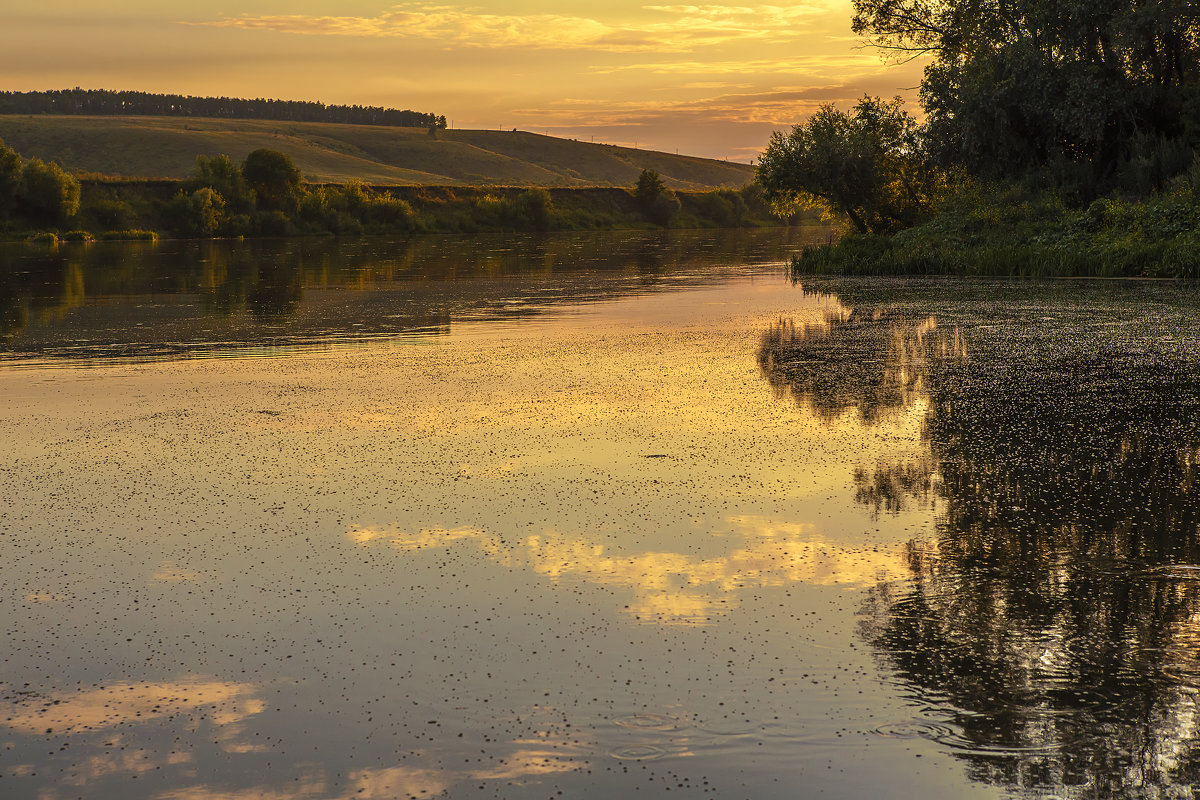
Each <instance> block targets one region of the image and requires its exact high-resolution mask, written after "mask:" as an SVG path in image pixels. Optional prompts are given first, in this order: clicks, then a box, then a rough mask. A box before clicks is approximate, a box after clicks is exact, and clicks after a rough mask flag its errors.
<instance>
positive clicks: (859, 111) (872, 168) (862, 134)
mask: <svg viewBox="0 0 1200 800" xmlns="http://www.w3.org/2000/svg"><path fill="white" fill-rule="evenodd" d="M755 177H756V180H757V181H758V183H759V184H761V185H762V187H763V190H764V192H765V194H766V197H767V199H768V200H769V201H770V202H771V205H772V207H773V208H774V209H775V211H776V213H777V214H778V215H779V216H791V215H792V214H793V213H795V212H796V211H797V210H800V209H803V208H805V207H811V206H816V207H819V208H822V209H824V210H826V211H827V212H833V213H835V214H840V215H844V216H845V217H847V218H848V219H849V220H850V222H851V223H853V225H854V227H855V228H856V229H857V230H858V231H859V232H860V233H883V232H887V231H890V230H894V229H896V228H900V227H905V226H908V225H912V224H913V223H914V222H916V221H917V219H918V218H919V217H920V215H921V214H922V213H924V212H926V211H927V210H929V209H930V208H931V207H932V204H933V202H934V200H935V199H936V198H937V197H938V195H939V194H940V192H941V191H942V188H943V185H944V180H943V177H942V175H941V174H940V173H939V172H938V171H936V170H934V169H933V168H932V167H930V165H929V164H928V162H927V160H926V159H925V157H924V153H923V150H922V142H921V138H920V135H919V129H918V126H917V122H916V120H915V119H913V118H912V116H911V115H909V114H908V113H907V112H906V111H905V110H904V109H903V107H902V105H901V100H900V98H898V97H897V98H895V99H894V100H890V101H888V100H881V99H879V98H877V97H864V98H863V99H862V100H860V101H859V102H858V104H857V105H856V106H855V107H854V110H853V112H852V113H846V112H844V111H839V110H838V109H836V108H834V107H833V106H832V105H824V106H821V108H820V109H819V110H818V111H817V113H815V114H813V116H812V117H811V118H810V119H809V120H808V121H807V122H805V123H804V124H803V125H796V126H795V127H794V128H793V129H792V132H791V133H789V134H786V135H785V134H783V133H780V132H778V131H776V132H775V133H774V134H773V135H772V136H771V141H770V143H769V144H768V145H767V148H766V150H764V151H763V154H762V157H761V158H760V159H759V163H758V168H757V170H756V172H755Z"/></svg>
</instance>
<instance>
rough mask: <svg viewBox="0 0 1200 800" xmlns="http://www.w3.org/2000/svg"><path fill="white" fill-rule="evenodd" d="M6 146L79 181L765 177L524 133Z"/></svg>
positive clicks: (460, 182) (47, 131)
mask: <svg viewBox="0 0 1200 800" xmlns="http://www.w3.org/2000/svg"><path fill="white" fill-rule="evenodd" d="M0 139H2V140H4V142H6V143H7V144H8V145H9V146H10V147H13V148H14V149H16V150H17V151H18V152H20V153H21V154H22V155H24V156H25V157H26V158H40V159H42V160H44V161H52V160H53V161H58V162H59V163H61V164H62V165H63V166H64V167H66V168H67V169H69V170H71V171H74V172H78V173H91V174H96V175H108V176H123V177H127V178H176V179H178V178H184V177H187V176H188V175H189V174H190V173H191V171H192V169H193V167H194V166H195V163H196V156H197V155H207V156H212V155H217V154H221V153H224V154H226V155H228V156H230V157H231V158H233V159H234V161H241V160H242V159H244V158H245V157H246V155H247V154H248V153H250V152H251V151H252V150H255V149H257V148H260V147H269V148H271V149H274V150H280V151H282V152H285V153H287V154H288V155H289V156H291V158H292V160H293V161H294V162H295V163H296V165H297V166H298V167H299V168H300V170H301V172H303V173H304V177H305V179H306V180H309V181H312V182H316V183H344V182H346V181H347V180H350V179H357V180H361V181H364V182H365V183H369V184H376V185H391V186H419V185H433V186H482V185H508V186H544V187H568V186H575V187H580V186H632V185H633V184H635V183H636V182H637V178H638V175H639V174H640V173H641V171H642V170H643V169H653V170H655V171H657V172H658V173H659V174H660V175H661V176H662V177H663V179H664V181H665V183H666V184H667V185H668V186H669V187H671V188H675V189H684V190H695V191H702V190H707V189H714V188H719V187H738V186H742V185H744V184H746V183H748V182H749V181H750V180H751V179H752V178H753V168H752V167H750V166H749V165H747V164H734V163H729V162H725V161H716V160H712V159H703V158H693V157H690V156H677V155H671V154H669V153H659V152H655V151H650V150H634V149H631V148H624V147H615V146H612V145H605V144H592V143H589V142H578V141H574V140H570V139H559V138H555V137H551V136H542V135H539V134H534V133H527V132H521V131H478V130H440V131H438V132H437V136H436V138H434V137H431V136H430V135H429V132H428V131H427V130H426V129H424V128H388V127H379V126H369V125H338V124H331V123H316V122H274V121H267V120H225V119H195V118H175V117H75V116H50V115H43V116H23V115H0Z"/></svg>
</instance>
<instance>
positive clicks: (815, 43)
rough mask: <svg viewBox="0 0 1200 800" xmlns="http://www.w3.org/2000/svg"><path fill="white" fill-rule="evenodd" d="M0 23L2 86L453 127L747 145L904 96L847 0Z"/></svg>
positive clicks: (233, 10) (288, 8) (528, 5)
mask: <svg viewBox="0 0 1200 800" xmlns="http://www.w3.org/2000/svg"><path fill="white" fill-rule="evenodd" d="M14 5H15V6H16V8H14V9H12V10H6V11H5V14H4V17H5V22H4V25H3V26H0V52H3V54H4V55H3V57H0V85H2V86H3V87H4V88H7V89H19V90H28V89H49V88H65V87H71V86H82V87H85V88H109V89H138V90H143V91H154V92H178V93H182V94H197V95H230V96H238V97H260V96H262V97H278V98H285V99H297V100H320V101H323V102H326V103H362V104H370V105H386V106H393V107H399V108H412V109H414V110H418V111H428V112H433V113H440V114H445V115H446V117H447V118H448V119H450V120H452V121H453V124H454V126H455V127H459V128H498V127H503V128H519V129H522V130H530V131H537V132H547V133H550V134H553V135H558V136H567V137H573V138H581V139H590V138H591V137H595V139H596V141H605V142H611V143H615V144H625V145H630V146H633V145H637V146H640V147H647V148H653V149H659V150H666V151H668V152H673V151H675V150H678V151H679V152H681V153H689V154H694V155H704V156H711V157H717V158H725V157H728V158H730V159H737V160H743V161H744V160H749V159H750V158H751V157H753V156H754V155H756V154H757V151H758V150H759V149H761V148H762V146H763V145H765V144H766V141H767V138H768V137H769V135H770V132H771V131H772V130H775V129H782V128H786V127H787V126H789V125H792V124H794V123H796V122H799V121H802V120H803V119H804V117H805V116H806V115H807V114H808V113H810V112H811V111H812V110H813V109H815V108H816V106H818V105H820V104H821V103H825V102H835V103H838V104H842V105H844V104H848V103H850V102H852V101H853V100H854V99H855V98H857V97H860V96H861V95H862V94H863V93H870V94H880V95H884V96H892V95H895V94H904V95H906V96H911V95H912V94H913V92H912V89H913V87H915V86H916V85H917V83H918V82H919V79H920V67H919V66H918V65H915V64H907V65H903V64H889V63H886V62H885V61H883V60H882V59H881V58H880V56H879V54H878V53H877V52H876V51H874V50H873V49H871V48H864V47H862V43H861V42H860V41H859V40H857V39H856V38H855V37H854V36H853V34H852V33H851V32H850V13H851V3H850V0H805V2H800V3H781V4H755V3H749V4H746V5H668V4H654V3H653V0H651V2H650V3H649V4H648V3H647V2H646V0H611V2H607V3H601V4H597V3H577V2H571V1H570V0H559V2H550V0H512V1H511V2H504V3H501V2H497V0H475V1H474V2H453V0H443V1H442V2H436V0H435V1H434V2H403V3H390V2H388V0H337V2H335V1H334V0H288V2H284V0H244V2H241V3H232V2H226V1H225V0H217V2H213V3H205V4H200V3H162V2H158V1H157V0H155V1H154V2H151V0H111V2H108V3H104V4H96V3H93V2H90V1H89V2H84V0H43V1H42V2H38V3H21V4H14Z"/></svg>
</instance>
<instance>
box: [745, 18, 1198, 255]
mask: <svg viewBox="0 0 1200 800" xmlns="http://www.w3.org/2000/svg"><path fill="white" fill-rule="evenodd" d="M854 7H855V16H854V22H853V27H854V30H855V32H857V33H859V34H862V35H865V36H867V37H869V38H870V39H872V40H873V42H874V43H875V44H876V45H878V46H880V47H883V48H885V49H887V50H891V51H894V52H899V53H901V54H905V55H925V56H929V57H930V58H931V61H930V65H929V66H928V67H927V68H926V71H925V77H924V80H923V81H922V84H921V93H920V99H921V104H922V106H923V108H924V111H925V120H924V122H923V123H921V124H918V123H917V121H916V120H915V119H914V118H913V117H912V116H911V115H910V114H909V113H908V112H907V111H906V110H905V109H904V108H903V105H902V103H901V101H900V100H899V99H896V100H894V101H883V100H880V99H878V98H870V97H867V98H864V99H863V100H862V101H860V102H859V104H858V105H857V106H856V107H855V108H854V109H852V110H851V111H849V112H846V111H840V110H838V109H836V108H833V107H832V106H826V107H824V108H822V109H821V110H820V111H819V112H818V113H817V114H816V115H814V116H813V117H812V118H811V119H810V120H809V121H808V122H806V123H805V124H803V125H798V126H796V127H795V128H794V129H793V130H792V131H791V132H790V133H788V134H783V133H777V134H775V136H773V137H772V139H771V142H770V143H769V144H768V146H767V148H766V150H765V152H764V154H763V157H762V159H761V162H760V166H759V168H758V170H757V179H758V181H759V183H760V184H761V185H762V186H763V188H764V192H765V194H766V197H767V199H768V201H769V202H771V203H772V205H773V206H774V207H775V208H776V209H777V210H780V211H784V212H789V213H790V212H791V211H792V210H794V209H795V208H797V207H806V206H808V207H814V206H815V207H817V208H820V209H821V210H822V211H823V212H824V213H825V214H827V215H831V216H836V217H838V218H841V219H843V220H845V221H846V222H847V223H848V224H849V225H850V226H852V228H853V232H852V233H850V234H849V235H847V236H845V237H843V238H842V239H841V240H840V241H837V242H831V243H829V244H827V245H825V246H821V247H815V248H809V249H807V250H806V251H805V252H803V253H802V254H801V255H800V256H798V257H797V258H796V259H795V263H794V267H795V269H797V270H799V271H802V272H881V273H968V274H988V275H1026V274H1038V275H1112V276H1118V275H1119V276H1179V277H1197V276H1200V263H1198V262H1200V259H1198V257H1197V255H1196V253H1197V250H1198V247H1197V245H1198V244H1200V190H1198V188H1200V164H1198V160H1197V159H1198V154H1197V153H1198V148H1200V16H1198V15H1196V14H1195V13H1194V11H1192V10H1191V9H1190V7H1188V6H1187V4H1180V3H1178V2H1175V0H1149V1H1148V2H1146V1H1144V0H1116V2H1112V3H1104V4H1095V3H1088V2H1084V0H1066V2H1061V3H1053V4H1046V3H1042V2H1040V1H1038V2H1035V0H1016V1H1015V2H1012V3H1005V4H1002V5H993V4H986V3H985V4H982V5H981V4H978V3H974V2H971V1H970V0H948V2H942V1H941V0H938V1H937V2H934V0H854Z"/></svg>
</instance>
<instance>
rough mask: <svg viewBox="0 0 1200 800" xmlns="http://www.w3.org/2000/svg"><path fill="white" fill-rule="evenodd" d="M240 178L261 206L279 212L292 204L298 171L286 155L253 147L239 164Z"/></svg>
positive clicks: (297, 188) (293, 204) (298, 181)
mask: <svg viewBox="0 0 1200 800" xmlns="http://www.w3.org/2000/svg"><path fill="white" fill-rule="evenodd" d="M242 177H244V178H245V179H246V183H247V184H249V186H250V188H251V189H253V190H254V195H255V197H256V198H257V200H258V204H259V205H260V206H261V207H262V208H264V209H266V210H269V211H279V210H287V209H291V208H294V207H295V205H296V200H297V193H298V191H299V189H300V170H298V169H296V165H295V164H293V163H292V159H291V158H289V157H288V156H287V155H286V154H284V153H281V152H279V151H278V150H269V149H267V148H260V149H258V150H255V151H254V152H252V153H251V154H250V155H248V156H246V162H245V163H244V164H242Z"/></svg>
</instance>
